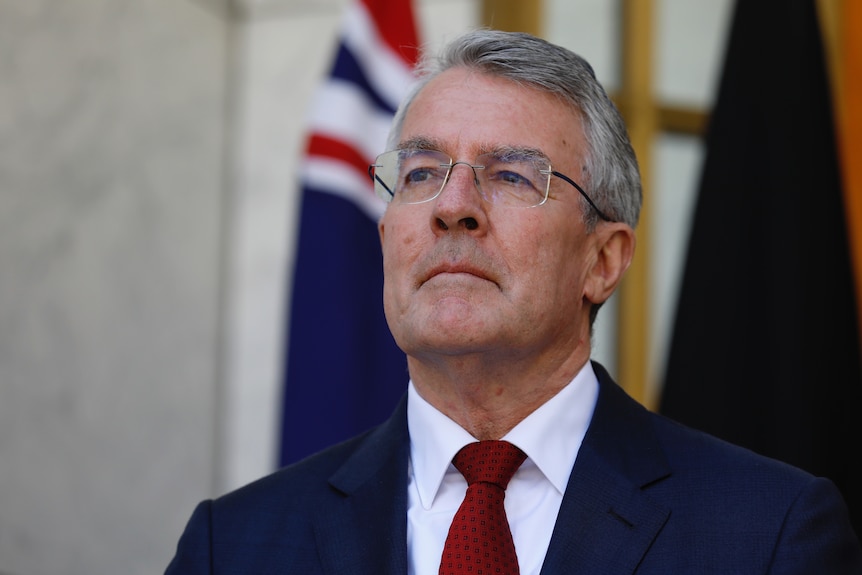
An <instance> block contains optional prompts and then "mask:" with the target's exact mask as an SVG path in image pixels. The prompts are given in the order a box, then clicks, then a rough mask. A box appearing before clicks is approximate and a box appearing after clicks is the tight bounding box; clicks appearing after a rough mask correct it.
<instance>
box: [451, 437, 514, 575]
mask: <svg viewBox="0 0 862 575" xmlns="http://www.w3.org/2000/svg"><path fill="white" fill-rule="evenodd" d="M526 458H527V455H526V454H525V453H524V452H523V451H521V450H520V449H518V448H517V447H515V446H514V445H512V444H511V443H509V442H508V441H479V442H477V443H470V444H469V445H466V446H465V447H464V448H463V449H461V451H459V452H458V454H457V455H455V458H454V459H453V460H452V463H453V464H454V465H455V467H456V468H457V469H458V471H460V472H461V475H463V476H464V478H465V479H466V480H467V486H468V487H467V494H466V495H465V496H464V501H463V502H462V503H461V507H459V508H458V511H457V512H456V513H455V518H454V519H453V520H452V526H451V527H450V528H449V535H448V536H447V537H446V545H445V546H444V547H443V558H442V560H441V561H440V571H439V575H468V574H469V575H518V572H519V570H518V557H517V555H516V554H515V544H514V543H513V542H512V532H511V531H510V530H509V521H508V520H507V519H506V510H505V509H504V507H503V498H504V497H505V496H506V486H507V485H508V484H509V480H510V479H512V475H514V474H515V471H516V470H517V469H518V467H520V466H521V464H522V463H523V462H524V460H525V459H526Z"/></svg>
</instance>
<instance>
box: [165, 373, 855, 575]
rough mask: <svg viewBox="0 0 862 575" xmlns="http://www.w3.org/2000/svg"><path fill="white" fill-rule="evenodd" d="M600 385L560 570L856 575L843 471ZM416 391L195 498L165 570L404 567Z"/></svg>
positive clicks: (557, 550)
mask: <svg viewBox="0 0 862 575" xmlns="http://www.w3.org/2000/svg"><path fill="white" fill-rule="evenodd" d="M594 366H595V369H596V373H597V375H598V377H599V383H600V391H599V398H598V403H597V406H596V411H595V414H594V415H593V418H592V421H591V423H590V426H589V430H588V432H587V435H586V437H585V439H584V442H583V445H582V447H581V449H580V452H579V454H578V458H577V461H576V462H575V466H574V468H573V470H572V475H571V478H570V479H569V484H568V488H567V489H566V493H565V497H564V499H563V503H562V506H561V508H560V514H559V517H558V519H557V524H556V526H555V529H554V533H553V536H552V539H551V543H550V547H549V549H548V553H547V556H546V558H545V563H544V567H543V569H542V574H543V575H553V574H562V573H566V574H568V573H584V574H590V575H601V574H633V573H637V574H638V575H647V574H656V575H668V574H674V575H681V574H697V575H704V574H712V573H722V574H734V575H736V574H749V573H751V574H754V573H758V574H760V573H769V574H774V575H778V574H791V573H794V574H802V573H805V574H817V575H826V574H829V575H831V574H850V573H853V574H862V551H860V545H859V540H858V539H857V537H856V535H855V533H854V532H853V530H852V528H851V526H850V522H849V519H848V514H847V511H846V508H845V505H844V502H843V500H842V498H841V495H840V494H839V492H838V491H837V489H836V488H835V486H834V485H833V484H832V483H831V482H830V481H827V480H825V479H820V478H815V477H813V476H811V475H809V474H807V473H805V472H803V471H800V470H799V469H796V468H793V467H790V466H788V465H785V464H782V463H779V462H777V461H774V460H771V459H767V458H764V457H760V456H758V455H755V454H754V453H752V452H750V451H747V450H744V449H742V448H739V447H736V446H733V445H730V444H727V443H724V442H722V441H719V440H717V439H715V438H713V437H710V436H708V435H705V434H703V433H700V432H696V431H693V430H691V429H689V428H686V427H683V426H682V425H679V424H677V423H675V422H672V421H670V420H669V419H667V418H664V417H662V416H660V415H657V414H655V413H651V412H649V411H647V410H646V409H644V408H643V407H642V406H641V405H640V404H639V403H637V402H636V401H634V400H633V399H632V398H630V397H629V396H628V395H626V394H625V392H624V391H623V390H622V389H620V388H619V387H618V386H617V385H616V384H615V383H614V382H613V381H612V379H611V378H610V376H609V375H608V374H607V372H606V371H605V370H604V369H602V368H601V366H599V365H597V364H594ZM408 453H409V437H408V431H407V410H406V400H402V402H401V404H400V405H399V407H398V408H397V409H396V411H395V413H394V414H393V416H392V417H391V418H390V419H389V420H388V421H387V422H385V423H384V424H383V425H381V426H380V427H378V428H376V429H374V430H372V431H370V432H368V433H365V434H364V435H362V436H360V437H357V438H355V439H352V440H350V441H347V442H345V443H342V444H340V445H337V446H335V447H332V448H330V449H327V450H325V451H323V452H321V453H319V454H317V455H314V456H312V457H310V458H308V459H306V460H304V461H302V462H299V463H297V464H294V465H291V466H289V467H286V468H284V469H282V470H280V471H277V472H276V473H274V474H272V475H269V476H267V477H265V478H263V479H260V480H258V481H256V482H254V483H251V484H249V485H247V486H245V487H243V488H241V489H239V490H237V491H234V492H231V493H229V494H227V495H224V496H222V497H219V498H218V499H215V500H208V501H204V502H202V503H201V504H200V505H198V507H197V508H196V509H195V511H194V513H193V515H192V517H191V519H190V520H189V523H188V526H187V527H186V530H185V532H184V533H183V535H182V537H181V538H180V541H179V544H178V546H177V552H176V556H175V557H174V559H173V561H172V562H171V564H170V565H169V566H168V568H167V571H166V575H199V574H217V575H252V574H253V575H270V574H271V575H276V574H278V575H285V574H301V575H315V574H326V575H336V574H345V575H383V574H405V573H406V572H407V545H406V537H407V519H406V508H407V488H406V486H407V460H408Z"/></svg>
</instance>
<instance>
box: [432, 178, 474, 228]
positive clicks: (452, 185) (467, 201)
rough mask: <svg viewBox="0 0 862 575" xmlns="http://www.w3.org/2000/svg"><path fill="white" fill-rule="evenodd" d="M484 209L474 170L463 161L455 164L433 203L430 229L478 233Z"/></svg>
mask: <svg viewBox="0 0 862 575" xmlns="http://www.w3.org/2000/svg"><path fill="white" fill-rule="evenodd" d="M485 208H486V206H485V202H484V201H483V200H482V196H481V194H480V192H479V180H478V178H477V177H476V169H475V168H474V167H473V166H471V165H470V164H468V163H467V162H455V163H454V164H452V168H451V169H450V171H449V178H448V180H447V181H446V184H445V185H444V186H443V189H442V190H441V191H440V195H438V196H437V198H436V199H435V200H434V209H433V211H432V214H431V218H432V227H434V229H435V230H436V231H437V232H445V231H447V230H456V229H464V230H467V231H470V232H478V233H482V232H484V230H485V229H486V228H487V225H486V224H487V221H488V220H487V214H486V212H485Z"/></svg>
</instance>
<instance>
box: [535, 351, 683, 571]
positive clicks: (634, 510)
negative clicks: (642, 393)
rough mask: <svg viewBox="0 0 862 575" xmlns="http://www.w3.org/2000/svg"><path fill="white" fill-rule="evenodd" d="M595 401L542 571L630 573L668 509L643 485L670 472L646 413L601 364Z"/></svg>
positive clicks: (656, 531) (655, 533)
mask: <svg viewBox="0 0 862 575" xmlns="http://www.w3.org/2000/svg"><path fill="white" fill-rule="evenodd" d="M593 367H594V368H595V370H596V374H597V375H598V378H599V399H598V402H597V404H596V411H595V413H594V414H593V418H592V421H591V423H590V427H589V429H588V430H587V435H586V437H585V438H584V444H583V446H582V447H581V451H580V453H579V454H578V458H577V461H576V462H575V466H574V469H573V470H572V475H571V478H570V479H569V484H568V487H567V488H566V494H565V496H564V498H563V503H562V506H561V507H560V514H559V517H558V519H557V524H556V526H555V528H554V535H553V536H552V538H551V544H550V547H549V548H548V553H547V556H546V557H545V563H544V566H543V568H542V573H543V574H544V575H549V574H552V573H572V572H583V573H632V572H634V570H635V569H636V568H637V565H638V564H639V563H640V561H641V560H642V558H643V556H644V554H645V553H646V551H647V549H648V548H649V546H650V544H651V543H652V541H653V540H654V539H655V537H656V536H657V535H658V533H659V532H660V531H661V529H662V527H663V526H664V524H665V522H666V521H667V518H668V517H669V515H670V510H669V509H667V508H666V507H664V506H663V505H660V504H659V503H657V502H655V501H653V500H652V499H651V498H650V497H649V496H648V495H647V494H646V493H645V492H644V488H645V487H646V486H648V485H650V484H652V483H654V482H656V481H660V480H662V479H664V478H666V477H667V476H668V475H670V466H669V464H668V462H667V460H666V458H665V456H664V452H663V450H662V449H661V446H660V444H659V442H658V440H657V438H656V437H655V434H654V432H653V429H652V426H651V424H650V421H649V420H650V415H649V413H648V412H647V411H646V409H644V408H643V407H642V406H641V405H640V404H638V403H637V402H636V401H634V400H633V399H632V398H630V397H629V396H628V395H626V394H625V392H624V391H623V390H622V389H620V388H619V387H618V386H617V385H616V383H614V381H613V380H612V379H611V377H610V376H609V375H608V373H607V371H605V370H604V368H602V367H601V366H600V365H599V364H595V363H594V364H593Z"/></svg>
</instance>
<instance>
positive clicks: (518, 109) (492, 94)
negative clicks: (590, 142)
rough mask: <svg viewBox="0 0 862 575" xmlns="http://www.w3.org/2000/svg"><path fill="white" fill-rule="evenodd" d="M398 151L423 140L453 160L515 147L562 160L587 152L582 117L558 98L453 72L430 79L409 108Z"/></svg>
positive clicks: (504, 80) (511, 83) (477, 73)
mask: <svg viewBox="0 0 862 575" xmlns="http://www.w3.org/2000/svg"><path fill="white" fill-rule="evenodd" d="M400 127H401V130H400V133H399V134H398V139H397V142H392V143H393V144H394V145H396V146H397V147H403V144H404V143H406V142H414V143H415V142H422V143H423V145H426V146H427V147H428V148H434V149H439V150H440V151H442V152H445V153H446V154H449V155H452V156H453V157H461V156H462V155H463V156H464V157H469V156H475V155H479V154H482V153H487V152H489V151H493V150H498V149H504V148H507V147H508V148H513V149H532V150H536V151H537V152H538V153H541V154H544V155H545V156H547V157H548V158H550V159H552V160H554V161H556V162H558V163H559V162H561V161H563V158H571V157H572V156H573V155H574V156H577V155H580V153H581V152H582V151H583V149H584V135H583V129H582V126H581V117H580V114H579V113H578V112H577V110H576V109H575V108H574V107H572V106H571V105H570V104H569V103H567V102H565V101H562V100H561V99H560V98H558V97H557V96H556V95H554V94H551V93H549V92H547V91H543V90H540V89H538V88H536V87H534V86H530V85H524V84H521V83H517V82H515V81H513V80H510V79H508V78H504V77H501V76H496V75H491V74H488V73H484V72H480V71H477V70H472V69H467V68H452V69H450V70H447V71H445V72H442V73H440V74H439V75H437V76H436V77H434V78H433V79H431V80H430V81H428V82H427V83H426V84H425V85H424V86H423V87H422V88H421V89H420V90H419V92H418V93H417V94H416V95H415V97H414V98H413V99H412V101H411V103H410V105H409V107H408V108H407V109H406V110H405V115H404V118H403V122H402V123H401V126H400Z"/></svg>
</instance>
